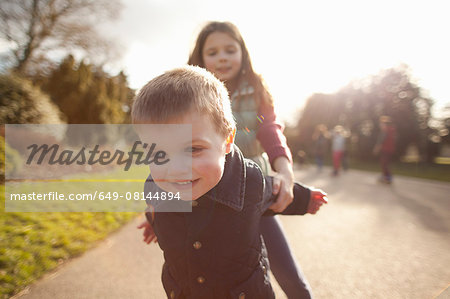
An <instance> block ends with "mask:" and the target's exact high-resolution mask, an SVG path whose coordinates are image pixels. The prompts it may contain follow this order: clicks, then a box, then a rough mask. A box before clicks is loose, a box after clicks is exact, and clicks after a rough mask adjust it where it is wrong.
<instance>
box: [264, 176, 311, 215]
mask: <svg viewBox="0 0 450 299" xmlns="http://www.w3.org/2000/svg"><path fill="white" fill-rule="evenodd" d="M272 180H273V178H272V177H269V176H268V177H265V184H264V190H263V195H262V196H263V205H262V207H263V211H264V213H263V216H272V215H276V214H281V215H305V214H306V212H307V209H308V204H309V200H310V197H311V189H309V188H308V187H306V186H303V185H301V184H299V183H295V184H294V200H293V201H292V203H291V204H290V205H288V206H287V207H286V209H285V210H284V211H283V212H281V213H276V212H274V211H273V210H269V207H270V205H271V204H273V203H274V202H275V200H276V195H273V194H272Z"/></svg>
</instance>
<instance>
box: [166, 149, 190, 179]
mask: <svg viewBox="0 0 450 299" xmlns="http://www.w3.org/2000/svg"><path fill="white" fill-rule="evenodd" d="M167 176H168V177H169V178H175V179H191V178H192V158H189V157H186V156H185V155H177V156H172V157H171V159H170V162H169V163H168V165H167Z"/></svg>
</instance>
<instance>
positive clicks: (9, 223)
mask: <svg viewBox="0 0 450 299" xmlns="http://www.w3.org/2000/svg"><path fill="white" fill-rule="evenodd" d="M137 215H138V213H133V212H120V213H116V212H101V213H94V212H70V213H63V212H53V213H45V212H39V213H33V212H31V213H15V212H14V213H6V212H5V186H4V185H1V186H0V294H1V298H9V297H10V296H12V295H14V294H16V293H18V292H19V291H20V290H22V289H23V288H24V287H26V286H27V285H29V284H30V283H32V282H33V281H34V280H36V279H37V278H39V277H41V276H42V275H43V274H45V273H47V272H48V271H49V270H51V269H54V268H55V267H57V266H58V265H60V264H61V263H63V262H64V261H65V260H67V259H69V258H71V257H74V256H77V255H79V254H81V253H83V252H84V251H86V250H87V249H89V248H90V247H92V246H93V245H94V243H95V242H96V241H98V240H101V239H103V238H105V237H106V236H107V235H108V234H109V233H111V232H112V231H114V230H116V229H118V228H119V227H121V226H122V225H123V224H124V223H126V222H127V221H129V220H130V219H132V218H134V217H136V216H137Z"/></svg>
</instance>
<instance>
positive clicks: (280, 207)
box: [270, 157, 294, 213]
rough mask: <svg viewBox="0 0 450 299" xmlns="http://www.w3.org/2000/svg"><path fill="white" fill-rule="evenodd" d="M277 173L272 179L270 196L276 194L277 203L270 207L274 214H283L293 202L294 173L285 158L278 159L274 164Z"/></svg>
mask: <svg viewBox="0 0 450 299" xmlns="http://www.w3.org/2000/svg"><path fill="white" fill-rule="evenodd" d="M274 168H275V169H276V170H277V171H278V172H277V174H276V175H275V176H274V178H273V185H272V189H273V191H272V194H274V195H276V194H278V197H277V201H276V202H275V203H273V204H272V205H271V206H270V209H271V210H273V211H274V212H277V213H281V212H283V211H284V210H285V209H286V207H287V206H288V205H290V204H291V203H292V201H293V200H294V171H293V169H292V164H291V162H290V161H289V160H288V159H287V158H286V157H279V158H277V159H276V160H275V162H274Z"/></svg>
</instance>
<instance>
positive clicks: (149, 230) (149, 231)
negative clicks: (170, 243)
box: [137, 220, 158, 244]
mask: <svg viewBox="0 0 450 299" xmlns="http://www.w3.org/2000/svg"><path fill="white" fill-rule="evenodd" d="M137 228H138V229H141V228H143V229H144V232H143V233H142V235H143V236H144V240H143V241H144V242H145V243H147V244H150V243H151V242H153V243H156V242H158V238H157V237H156V235H155V232H154V231H153V227H152V226H151V224H150V223H149V222H148V221H147V220H146V221H144V222H142V223H141V224H139V225H138V226H137Z"/></svg>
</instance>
